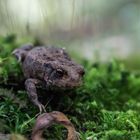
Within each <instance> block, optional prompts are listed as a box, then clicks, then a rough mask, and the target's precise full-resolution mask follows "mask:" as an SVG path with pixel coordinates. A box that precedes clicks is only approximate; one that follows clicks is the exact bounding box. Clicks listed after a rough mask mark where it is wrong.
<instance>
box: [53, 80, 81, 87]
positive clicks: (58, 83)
mask: <svg viewBox="0 0 140 140" xmlns="http://www.w3.org/2000/svg"><path fill="white" fill-rule="evenodd" d="M81 85H82V80H80V81H78V82H73V81H71V82H62V81H54V82H52V86H53V87H58V88H63V89H73V88H76V87H79V86H81Z"/></svg>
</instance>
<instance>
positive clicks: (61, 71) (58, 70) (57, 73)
mask: <svg viewBox="0 0 140 140" xmlns="http://www.w3.org/2000/svg"><path fill="white" fill-rule="evenodd" d="M63 75H64V71H63V70H62V69H57V70H56V76H57V77H62V76H63Z"/></svg>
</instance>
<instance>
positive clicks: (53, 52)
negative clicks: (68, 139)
mask: <svg viewBox="0 0 140 140" xmlns="http://www.w3.org/2000/svg"><path fill="white" fill-rule="evenodd" d="M13 54H14V55H15V57H16V58H17V59H18V61H19V62H20V63H21V66H22V70H23V73H24V76H25V78H26V81H25V87H26V90H27V94H28V96H29V98H30V100H31V101H32V102H33V104H34V105H36V106H37V107H38V108H39V111H40V113H41V112H42V111H45V106H44V105H43V104H41V103H40V102H39V100H38V96H37V90H36V87H37V85H45V87H46V88H48V87H58V88H64V89H68V88H75V87H77V86H79V85H80V84H81V81H82V80H81V79H82V77H83V75H84V68H83V67H82V66H81V65H79V64H77V63H76V62H75V61H73V60H72V59H71V58H70V56H69V55H68V53H67V52H66V51H65V50H64V49H62V48H55V47H45V46H33V45H31V44H26V45H23V46H21V47H20V48H17V49H15V50H14V51H13Z"/></svg>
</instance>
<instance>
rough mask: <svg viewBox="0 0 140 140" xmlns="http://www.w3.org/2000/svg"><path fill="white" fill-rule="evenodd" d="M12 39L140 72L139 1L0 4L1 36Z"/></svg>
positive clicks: (10, 0) (13, 0)
mask: <svg viewBox="0 0 140 140" xmlns="http://www.w3.org/2000/svg"><path fill="white" fill-rule="evenodd" d="M10 34H15V35H17V37H18V38H21V39H22V38H27V41H28V40H30V38H36V39H37V40H40V41H41V42H43V43H44V44H47V45H49V44H51V45H54V46H58V47H65V48H67V49H68V51H69V52H70V53H71V54H73V55H74V56H75V57H77V58H80V59H81V58H82V59H87V60H92V61H94V62H95V61H101V62H107V61H110V60H111V59H112V58H115V59H118V60H120V61H122V62H124V63H125V64H126V66H127V67H128V68H131V69H135V70H138V69H139V68H140V61H139V59H140V45H139V44H140V0H0V35H1V36H7V35H10Z"/></svg>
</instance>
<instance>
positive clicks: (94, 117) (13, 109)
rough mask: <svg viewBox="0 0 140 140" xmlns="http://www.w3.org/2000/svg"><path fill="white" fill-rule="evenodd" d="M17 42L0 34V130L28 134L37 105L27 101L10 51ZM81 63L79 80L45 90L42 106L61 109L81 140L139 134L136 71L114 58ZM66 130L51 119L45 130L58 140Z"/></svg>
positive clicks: (124, 139)
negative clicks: (65, 88) (77, 85)
mask: <svg viewBox="0 0 140 140" xmlns="http://www.w3.org/2000/svg"><path fill="white" fill-rule="evenodd" d="M19 44H20V42H19V43H18V42H17V41H16V39H15V36H8V37H5V38H0V126H1V127H0V132H1V133H19V134H22V135H25V136H26V137H30V134H31V131H32V127H33V124H34V121H35V115H36V114H37V113H38V110H37V108H36V107H34V106H33V105H32V103H30V102H29V99H28V97H27V94H26V91H25V89H24V83H23V81H24V80H23V75H22V71H21V69H20V66H19V64H18V63H17V61H16V60H15V58H13V57H12V56H11V55H10V54H11V52H12V50H13V49H14V48H16V47H18V46H19ZM81 63H82V64H83V65H84V67H85V71H86V72H85V76H84V78H83V85H82V86H81V87H80V88H78V89H74V90H70V91H65V92H63V91H62V93H56V92H55V91H54V92H53V93H48V94H47V97H46V98H47V99H46V100H47V103H48V105H47V111H52V110H59V111H62V112H63V113H65V114H66V115H67V116H68V117H69V118H70V119H71V121H72V123H73V124H74V125H75V127H76V130H77V131H78V132H79V135H80V138H81V140H140V115H139V114H140V95H139V94H140V75H139V74H134V73H133V72H130V71H128V70H127V69H126V68H125V67H124V65H123V64H120V63H119V62H117V61H111V62H109V63H107V64H104V65H103V64H99V63H92V62H89V61H86V60H82V61H81ZM39 92H42V93H43V92H44V91H43V90H39ZM66 133H67V132H66V130H65V129H64V128H63V127H61V126H58V125H54V126H52V127H50V128H49V129H48V130H46V131H45V133H44V135H45V136H46V137H47V139H48V140H63V139H65V137H66Z"/></svg>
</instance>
